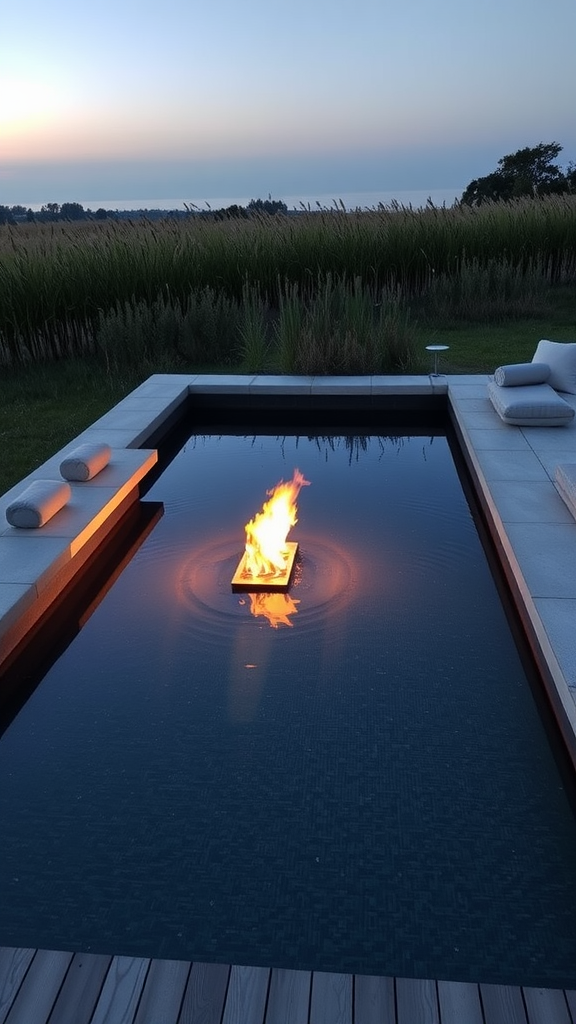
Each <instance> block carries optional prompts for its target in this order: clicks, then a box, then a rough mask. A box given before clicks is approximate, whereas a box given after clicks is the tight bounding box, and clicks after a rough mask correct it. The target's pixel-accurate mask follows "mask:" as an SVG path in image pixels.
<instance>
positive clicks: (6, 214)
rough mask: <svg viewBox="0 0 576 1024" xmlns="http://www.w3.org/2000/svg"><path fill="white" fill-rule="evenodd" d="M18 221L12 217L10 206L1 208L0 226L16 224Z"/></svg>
mask: <svg viewBox="0 0 576 1024" xmlns="http://www.w3.org/2000/svg"><path fill="white" fill-rule="evenodd" d="M15 223H16V221H15V220H14V217H13V215H12V211H11V209H10V207H9V206H0V224H15Z"/></svg>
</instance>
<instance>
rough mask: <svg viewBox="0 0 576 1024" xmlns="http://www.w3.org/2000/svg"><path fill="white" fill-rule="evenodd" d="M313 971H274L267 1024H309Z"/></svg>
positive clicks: (271, 980)
mask: <svg viewBox="0 0 576 1024" xmlns="http://www.w3.org/2000/svg"><path fill="white" fill-rule="evenodd" d="M311 986H312V973H311V971H288V970H280V969H279V968H277V969H274V970H273V971H272V977H271V979H270V992H269V995H268V1006H267V1007H266V1024H308V1010H309V1008H310V989H311Z"/></svg>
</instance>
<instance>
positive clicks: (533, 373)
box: [494, 362, 550, 388]
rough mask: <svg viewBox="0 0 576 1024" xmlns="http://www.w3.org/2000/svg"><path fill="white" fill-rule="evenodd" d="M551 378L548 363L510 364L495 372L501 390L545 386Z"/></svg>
mask: <svg viewBox="0 0 576 1024" xmlns="http://www.w3.org/2000/svg"><path fill="white" fill-rule="evenodd" d="M549 376H550V367H549V366H548V365H547V364H546V363H535V362H531V363H509V364H508V366H499V367H498V369H496V370H494V380H495V382H496V384H498V387H501V388H518V387H522V386H523V385H524V384H545V383H546V381H547V380H548V378H549Z"/></svg>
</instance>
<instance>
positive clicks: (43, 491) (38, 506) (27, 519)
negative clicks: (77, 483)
mask: <svg viewBox="0 0 576 1024" xmlns="http://www.w3.org/2000/svg"><path fill="white" fill-rule="evenodd" d="M71 494H72V488H71V487H70V484H67V483H64V481H63V480H33V481H32V483H31V484H29V486H28V487H26V488H25V490H23V491H22V493H21V494H19V495H18V496H17V497H16V498H14V500H13V501H11V502H10V504H9V505H8V507H7V509H6V519H7V520H8V522H9V523H10V526H16V527H19V528H20V529H24V530H37V529H38V528H39V527H40V526H44V524H45V523H47V522H48V520H49V519H52V516H55V515H56V513H57V512H59V511H60V509H61V508H63V506H64V505H65V504H66V502H67V501H68V500H69V498H70V495H71Z"/></svg>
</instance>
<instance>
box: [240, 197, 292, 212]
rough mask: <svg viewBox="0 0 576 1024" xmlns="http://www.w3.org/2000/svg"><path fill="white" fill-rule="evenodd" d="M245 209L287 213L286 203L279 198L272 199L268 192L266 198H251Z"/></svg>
mask: <svg viewBox="0 0 576 1024" xmlns="http://www.w3.org/2000/svg"><path fill="white" fill-rule="evenodd" d="M247 210H248V211H249V212H250V213H269V214H274V213H288V207H287V206H286V203H283V202H282V200H281V199H272V196H271V195H270V193H268V199H251V200H250V202H249V203H248V206H247Z"/></svg>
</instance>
